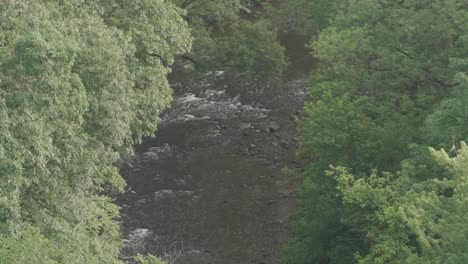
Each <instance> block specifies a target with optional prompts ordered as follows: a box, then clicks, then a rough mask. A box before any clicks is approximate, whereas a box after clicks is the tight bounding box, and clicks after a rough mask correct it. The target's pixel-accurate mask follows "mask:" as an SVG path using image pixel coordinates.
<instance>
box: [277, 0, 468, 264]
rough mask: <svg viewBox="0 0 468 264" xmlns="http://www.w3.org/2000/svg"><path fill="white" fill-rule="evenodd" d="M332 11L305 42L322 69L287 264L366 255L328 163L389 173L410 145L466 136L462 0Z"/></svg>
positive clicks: (307, 119) (350, 4) (370, 3)
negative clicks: (346, 219) (325, 23)
mask: <svg viewBox="0 0 468 264" xmlns="http://www.w3.org/2000/svg"><path fill="white" fill-rule="evenodd" d="M314 4H320V2H314ZM311 5H312V3H311ZM309 11H310V10H309ZM335 11H336V15H333V16H331V19H330V20H329V26H328V27H327V28H326V29H322V30H321V33H320V34H319V35H318V36H317V37H316V38H314V40H313V42H312V44H311V47H312V48H313V53H314V55H315V56H316V57H317V58H318V59H319V60H320V65H319V67H318V69H317V70H315V72H314V73H313V75H312V79H311V83H312V85H311V89H310V95H311V97H312V98H313V99H312V101H311V102H310V103H308V104H307V105H306V107H305V115H304V118H303V120H302V122H301V143H300V144H301V150H300V152H301V156H302V157H304V158H306V159H309V160H310V164H309V165H308V166H306V168H305V169H304V170H303V172H302V173H301V180H302V181H303V183H302V184H301V185H300V186H299V187H298V191H297V199H298V208H297V211H296V214H295V216H294V217H293V220H292V225H293V230H294V232H293V233H294V235H293V239H292V242H291V243H290V244H289V246H288V247H287V248H286V250H285V254H284V259H283V262H284V263H288V264H289V263H350V262H351V261H352V260H353V259H354V254H355V252H367V251H366V250H367V248H368V247H369V243H370V241H369V239H368V238H366V237H365V235H364V237H363V233H360V232H359V230H356V229H350V224H348V223H346V222H344V221H343V217H344V215H345V214H348V213H349V214H352V213H353V209H352V208H351V209H350V208H349V207H348V206H347V205H346V204H343V203H342V201H341V200H340V198H339V196H337V194H338V193H337V190H336V182H335V181H334V180H333V179H332V178H330V177H328V176H327V173H326V172H325V171H326V170H327V167H328V166H329V165H330V164H331V165H336V166H343V167H346V168H349V173H350V174H352V175H354V176H355V177H356V178H361V177H362V178H363V179H367V178H369V177H370V176H369V175H372V171H374V170H377V171H388V172H389V173H391V175H395V174H396V173H397V171H398V168H399V164H400V163H401V162H402V161H403V160H405V159H407V158H408V157H410V154H411V151H412V147H410V146H412V144H419V145H420V146H428V145H432V146H439V145H438V144H441V143H443V144H444V145H443V146H450V145H451V144H453V142H456V141H457V140H460V139H463V138H465V136H466V135H464V134H465V127H466V122H464V121H462V120H466V119H464V115H465V114H464V113H465V110H464V109H465V106H464V105H462V104H464V103H463V102H464V100H465V99H463V98H465V96H464V95H462V94H463V91H464V84H463V82H462V81H461V79H460V77H461V76H463V74H460V72H465V71H466V63H465V61H464V58H466V55H467V53H466V45H464V44H463V43H466V42H465V41H464V40H465V39H466V37H465V36H466V28H467V21H468V20H467V19H466V17H467V14H468V12H467V7H466V4H465V3H464V2H463V1H459V0H451V1H439V0H431V1H423V2H421V1H411V0H407V1H400V2H395V1H390V0H389V1H385V0H384V1H377V0H366V1H343V2H341V3H338V5H337V9H335ZM304 12H305V11H304ZM457 76H458V77H457ZM462 79H463V78H462ZM454 80H455V81H454ZM453 94H455V97H456V98H455V97H454V98H450V96H451V95H453ZM455 102H457V103H455ZM434 109H438V110H436V111H435V112H433V111H434ZM449 117H450V118H449ZM452 117H453V118H452ZM452 119H453V120H452ZM452 121H453V122H452ZM447 122H450V125H451V127H450V129H448V130H447V129H445V126H446V125H448V124H447ZM436 128H437V129H438V130H437V129H436ZM421 132H423V133H421ZM424 135H426V136H424ZM429 141H430V142H429ZM413 158H414V157H413ZM421 159H422V157H421ZM424 159H427V158H424ZM363 195H365V194H363ZM348 211H349V212H348ZM350 221H351V220H350Z"/></svg>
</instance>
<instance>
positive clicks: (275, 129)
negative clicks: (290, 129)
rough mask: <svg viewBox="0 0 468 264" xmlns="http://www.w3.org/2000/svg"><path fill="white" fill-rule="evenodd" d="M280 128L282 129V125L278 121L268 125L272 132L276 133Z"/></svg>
mask: <svg viewBox="0 0 468 264" xmlns="http://www.w3.org/2000/svg"><path fill="white" fill-rule="evenodd" d="M279 129H280V126H279V125H278V123H275V122H272V123H270V125H269V126H268V131H269V132H270V133H276V132H278V130H279Z"/></svg>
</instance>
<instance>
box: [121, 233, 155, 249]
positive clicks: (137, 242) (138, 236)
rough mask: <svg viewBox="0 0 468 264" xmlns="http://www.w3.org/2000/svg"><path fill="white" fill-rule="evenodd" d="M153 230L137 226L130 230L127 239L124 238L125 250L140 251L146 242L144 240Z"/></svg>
mask: <svg viewBox="0 0 468 264" xmlns="http://www.w3.org/2000/svg"><path fill="white" fill-rule="evenodd" d="M152 234H153V232H151V231H150V230H149V229H146V228H138V229H135V230H133V231H132V232H130V234H129V235H128V239H125V240H124V243H125V250H126V251H129V252H130V253H131V254H133V253H136V252H141V251H142V250H143V249H144V247H145V244H146V241H147V240H148V238H149V237H151V235H152Z"/></svg>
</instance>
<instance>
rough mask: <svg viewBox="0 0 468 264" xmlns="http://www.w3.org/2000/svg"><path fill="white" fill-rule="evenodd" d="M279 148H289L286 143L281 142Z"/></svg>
mask: <svg viewBox="0 0 468 264" xmlns="http://www.w3.org/2000/svg"><path fill="white" fill-rule="evenodd" d="M281 147H283V148H286V149H287V148H289V143H288V142H287V141H282V142H281Z"/></svg>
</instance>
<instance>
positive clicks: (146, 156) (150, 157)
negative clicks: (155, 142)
mask: <svg viewBox="0 0 468 264" xmlns="http://www.w3.org/2000/svg"><path fill="white" fill-rule="evenodd" d="M143 159H145V160H158V159H159V155H158V153H155V152H145V153H143Z"/></svg>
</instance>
